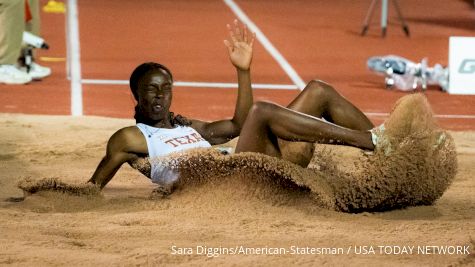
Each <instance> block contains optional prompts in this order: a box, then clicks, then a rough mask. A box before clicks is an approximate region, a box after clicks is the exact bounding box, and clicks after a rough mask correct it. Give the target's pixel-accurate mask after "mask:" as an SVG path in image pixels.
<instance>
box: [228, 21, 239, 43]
mask: <svg viewBox="0 0 475 267" xmlns="http://www.w3.org/2000/svg"><path fill="white" fill-rule="evenodd" d="M226 27H227V28H228V31H229V37H231V41H232V42H233V44H235V43H236V42H237V40H236V37H235V36H234V31H233V29H232V28H231V25H229V24H226Z"/></svg>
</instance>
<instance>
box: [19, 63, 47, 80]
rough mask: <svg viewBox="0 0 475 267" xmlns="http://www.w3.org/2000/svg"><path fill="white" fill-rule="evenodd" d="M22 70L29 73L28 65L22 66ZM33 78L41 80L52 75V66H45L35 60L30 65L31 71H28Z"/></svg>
mask: <svg viewBox="0 0 475 267" xmlns="http://www.w3.org/2000/svg"><path fill="white" fill-rule="evenodd" d="M20 69H21V71H23V72H24V73H27V71H26V67H21V68H20ZM27 74H28V75H29V76H30V77H31V78H32V79H33V80H41V79H43V78H45V77H48V76H50V75H51V68H48V67H43V66H41V65H39V64H37V63H35V62H32V63H31V65H30V72H28V73H27Z"/></svg>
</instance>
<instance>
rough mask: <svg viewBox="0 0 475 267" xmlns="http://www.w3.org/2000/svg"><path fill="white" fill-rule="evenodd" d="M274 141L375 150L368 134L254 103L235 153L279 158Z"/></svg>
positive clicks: (291, 111) (280, 107) (263, 103)
mask: <svg viewBox="0 0 475 267" xmlns="http://www.w3.org/2000/svg"><path fill="white" fill-rule="evenodd" d="M277 138H281V139H284V140H287V141H303V142H311V143H314V142H319V143H327V144H344V145H349V146H355V147H360V148H364V149H374V146H373V143H372V141H371V133H370V132H369V131H366V130H365V131H361V130H353V129H348V128H344V127H341V126H338V125H336V124H333V123H329V122H326V121H324V120H322V119H319V118H317V117H314V116H310V115H307V114H304V113H301V112H297V111H293V110H290V109H288V108H285V107H282V106H279V105H276V104H272V103H268V102H257V103H255V104H254V105H253V106H252V108H251V110H250V112H249V114H248V117H247V119H246V122H245V123H244V126H243V128H242V130H241V135H240V137H239V141H238V144H237V146H236V152H244V151H252V152H260V153H264V154H267V155H271V156H276V157H280V156H281V152H280V148H279V146H278V143H277Z"/></svg>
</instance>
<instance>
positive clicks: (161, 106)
mask: <svg viewBox="0 0 475 267" xmlns="http://www.w3.org/2000/svg"><path fill="white" fill-rule="evenodd" d="M152 109H153V110H154V111H161V110H163V105H162V104H159V103H156V104H153V105H152Z"/></svg>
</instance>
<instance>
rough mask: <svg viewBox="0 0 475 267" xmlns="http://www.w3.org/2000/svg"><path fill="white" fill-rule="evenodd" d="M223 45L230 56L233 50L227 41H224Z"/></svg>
mask: <svg viewBox="0 0 475 267" xmlns="http://www.w3.org/2000/svg"><path fill="white" fill-rule="evenodd" d="M224 45H225V46H226V48H227V49H228V52H229V53H230V54H231V53H232V52H233V48H234V47H233V45H232V44H231V43H230V42H229V41H228V40H224Z"/></svg>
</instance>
